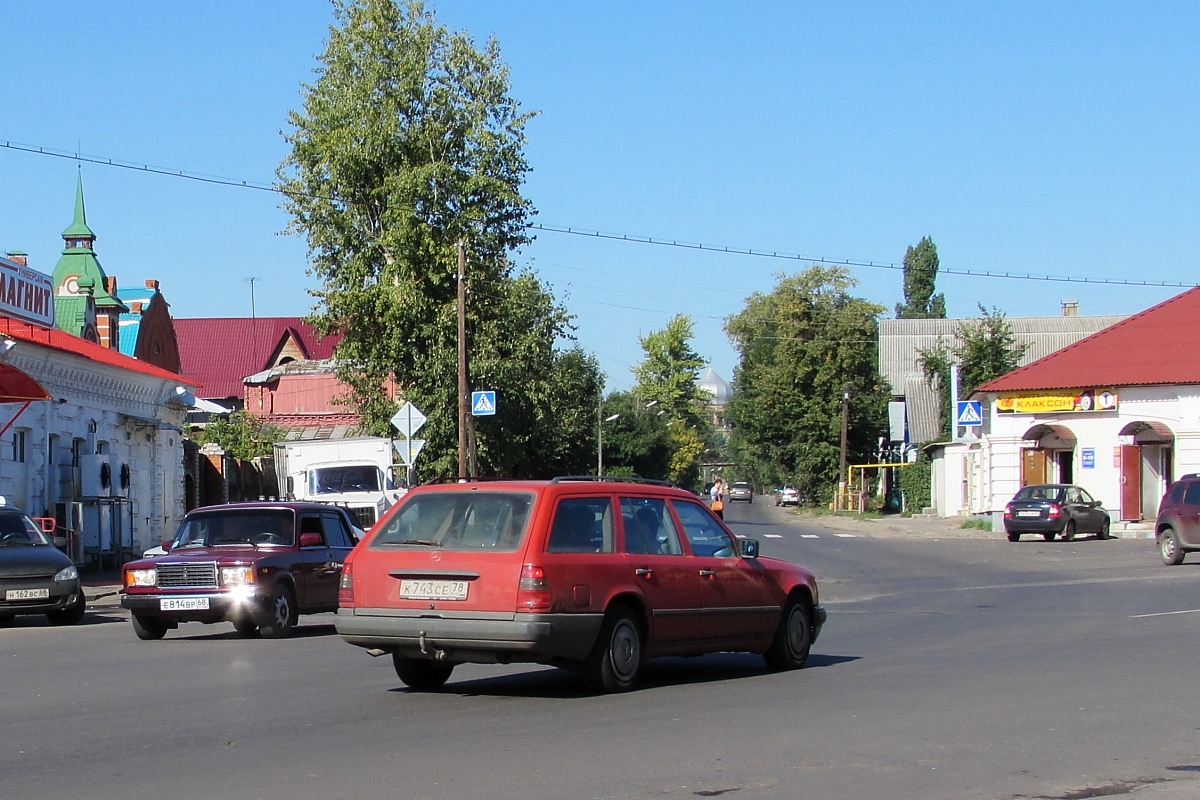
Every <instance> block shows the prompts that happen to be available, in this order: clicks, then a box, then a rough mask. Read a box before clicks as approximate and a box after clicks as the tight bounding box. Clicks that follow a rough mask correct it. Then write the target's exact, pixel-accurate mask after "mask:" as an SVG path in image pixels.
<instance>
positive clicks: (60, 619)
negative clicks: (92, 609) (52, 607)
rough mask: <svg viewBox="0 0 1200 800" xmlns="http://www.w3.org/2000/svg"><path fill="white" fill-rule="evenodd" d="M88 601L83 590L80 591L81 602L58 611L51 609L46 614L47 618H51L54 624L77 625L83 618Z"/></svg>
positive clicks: (51, 622)
mask: <svg viewBox="0 0 1200 800" xmlns="http://www.w3.org/2000/svg"><path fill="white" fill-rule="evenodd" d="M86 605H87V601H86V600H85V599H84V597H83V592H82V591H80V592H79V602H78V603H76V604H75V605H73V606H71V607H70V608H62V609H59V610H58V611H51V612H50V613H49V614H47V615H46V619H48V620H50V624H52V625H77V624H79V622H80V620H82V619H83V612H84V608H85V606H86Z"/></svg>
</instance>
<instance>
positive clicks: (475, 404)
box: [471, 391, 496, 417]
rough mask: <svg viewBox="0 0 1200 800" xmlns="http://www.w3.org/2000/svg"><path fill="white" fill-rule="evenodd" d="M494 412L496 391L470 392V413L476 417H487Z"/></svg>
mask: <svg viewBox="0 0 1200 800" xmlns="http://www.w3.org/2000/svg"><path fill="white" fill-rule="evenodd" d="M495 413H496V393H495V392H494V391H483V392H471V414H472V415H473V416H476V417H488V416H492V415H493V414H495Z"/></svg>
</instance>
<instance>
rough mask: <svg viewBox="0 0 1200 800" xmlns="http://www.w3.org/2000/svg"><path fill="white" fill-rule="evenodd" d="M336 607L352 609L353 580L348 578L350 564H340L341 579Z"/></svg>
mask: <svg viewBox="0 0 1200 800" xmlns="http://www.w3.org/2000/svg"><path fill="white" fill-rule="evenodd" d="M338 607H339V608H353V607H354V579H353V578H352V577H351V576H350V564H349V563H348V562H347V563H345V564H342V579H341V582H340V583H339V584H338Z"/></svg>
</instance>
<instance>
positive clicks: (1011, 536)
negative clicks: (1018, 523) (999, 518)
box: [1008, 531, 1021, 542]
mask: <svg viewBox="0 0 1200 800" xmlns="http://www.w3.org/2000/svg"><path fill="white" fill-rule="evenodd" d="M1008 540H1009V541H1010V542H1019V541H1021V534H1019V533H1016V532H1015V531H1009V532H1008Z"/></svg>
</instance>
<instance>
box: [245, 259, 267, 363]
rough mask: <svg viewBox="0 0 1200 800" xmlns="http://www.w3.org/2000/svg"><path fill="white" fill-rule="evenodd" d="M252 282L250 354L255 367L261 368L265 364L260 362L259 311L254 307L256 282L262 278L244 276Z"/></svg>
mask: <svg viewBox="0 0 1200 800" xmlns="http://www.w3.org/2000/svg"><path fill="white" fill-rule="evenodd" d="M242 280H244V281H248V282H249V283H250V355H251V357H252V358H253V359H254V369H255V370H260V369H262V368H263V366H264V365H262V364H260V363H258V313H257V312H256V310H255V308H254V283H255V281H261V280H262V278H258V277H255V278H242Z"/></svg>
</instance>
